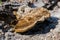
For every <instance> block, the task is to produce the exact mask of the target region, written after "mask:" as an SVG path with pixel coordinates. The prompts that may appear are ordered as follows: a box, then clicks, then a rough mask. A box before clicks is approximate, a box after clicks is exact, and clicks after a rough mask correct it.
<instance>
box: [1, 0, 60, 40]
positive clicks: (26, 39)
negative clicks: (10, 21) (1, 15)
mask: <svg viewBox="0 0 60 40" xmlns="http://www.w3.org/2000/svg"><path fill="white" fill-rule="evenodd" d="M42 4H43V3H42V1H41V0H40V1H39V2H38V3H35V5H37V7H41V6H40V5H42ZM50 13H51V18H50V19H48V21H45V22H44V23H42V24H41V26H40V23H39V24H38V26H39V27H38V28H34V29H33V30H31V31H29V32H27V33H24V34H20V33H11V32H9V31H8V32H5V33H3V32H2V31H1V32H2V33H0V40H60V8H59V7H58V6H57V7H56V6H55V7H54V9H53V10H50ZM2 24H4V22H1V21H0V27H1V25H2ZM6 25H7V24H6ZM40 27H43V28H42V29H41V30H40Z"/></svg>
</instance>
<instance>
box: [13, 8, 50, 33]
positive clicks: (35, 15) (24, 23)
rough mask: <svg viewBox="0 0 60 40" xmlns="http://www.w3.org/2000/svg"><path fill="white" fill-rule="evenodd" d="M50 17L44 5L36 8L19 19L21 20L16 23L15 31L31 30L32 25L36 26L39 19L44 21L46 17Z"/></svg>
mask: <svg viewBox="0 0 60 40" xmlns="http://www.w3.org/2000/svg"><path fill="white" fill-rule="evenodd" d="M18 17H19V16H18ZM49 17H50V13H49V11H48V10H47V9H45V8H43V7H41V8H34V9H32V10H30V11H29V12H28V13H26V14H25V15H24V16H22V17H21V18H20V19H19V21H18V22H17V24H16V25H15V28H14V31H15V32H26V31H28V30H30V29H31V28H32V27H34V25H35V24H36V23H37V21H40V22H43V21H44V20H45V19H48V18H49Z"/></svg>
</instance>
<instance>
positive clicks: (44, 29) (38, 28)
mask: <svg viewBox="0 0 60 40" xmlns="http://www.w3.org/2000/svg"><path fill="white" fill-rule="evenodd" d="M57 24H58V18H56V17H50V18H49V19H48V20H45V21H44V22H42V23H41V22H37V23H36V25H35V27H34V28H32V29H31V30H29V31H28V32H25V33H21V34H22V35H35V34H46V33H48V32H50V30H51V29H54V28H55V27H56V25H57Z"/></svg>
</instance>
